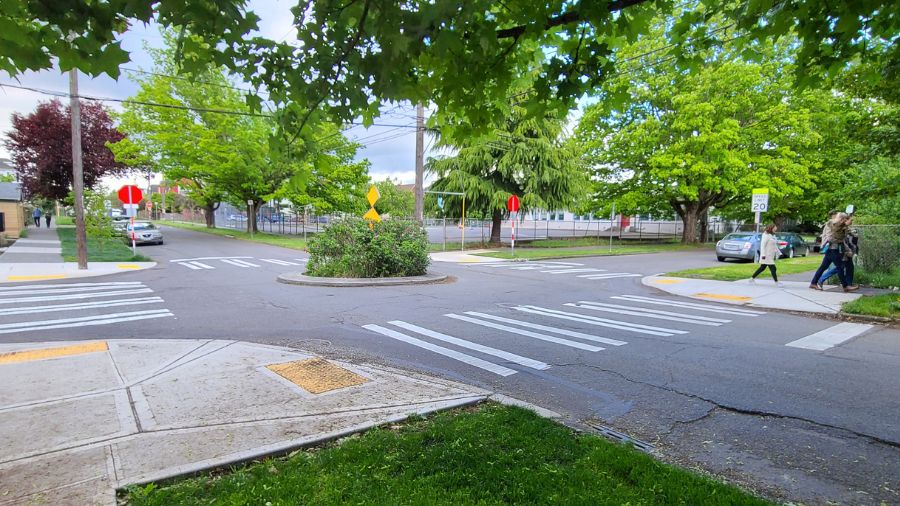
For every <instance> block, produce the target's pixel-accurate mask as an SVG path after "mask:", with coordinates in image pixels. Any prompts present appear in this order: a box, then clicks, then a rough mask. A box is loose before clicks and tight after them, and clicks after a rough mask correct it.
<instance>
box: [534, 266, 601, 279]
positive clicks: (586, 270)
mask: <svg viewBox="0 0 900 506" xmlns="http://www.w3.org/2000/svg"><path fill="white" fill-rule="evenodd" d="M605 271H606V269H587V268H585V269H560V270H546V271H541V272H546V273H547V274H574V273H576V272H605ZM578 277H579V278H580V277H583V276H578Z"/></svg>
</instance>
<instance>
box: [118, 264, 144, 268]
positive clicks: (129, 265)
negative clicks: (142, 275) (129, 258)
mask: <svg viewBox="0 0 900 506" xmlns="http://www.w3.org/2000/svg"><path fill="white" fill-rule="evenodd" d="M116 267H118V268H119V269H140V268H141V266H140V265H134V264H119V265H117V266H116Z"/></svg>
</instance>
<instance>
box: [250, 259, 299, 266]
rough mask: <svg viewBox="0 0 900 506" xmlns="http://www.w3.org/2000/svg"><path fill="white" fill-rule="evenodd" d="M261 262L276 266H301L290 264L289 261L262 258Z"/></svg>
mask: <svg viewBox="0 0 900 506" xmlns="http://www.w3.org/2000/svg"><path fill="white" fill-rule="evenodd" d="M260 260H262V261H263V262H268V263H270V264H275V265H300V264H298V263H294V262H288V261H287V260H278V259H277V258H260Z"/></svg>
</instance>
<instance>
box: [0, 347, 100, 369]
mask: <svg viewBox="0 0 900 506" xmlns="http://www.w3.org/2000/svg"><path fill="white" fill-rule="evenodd" d="M108 349H109V347H108V346H107V345H106V341H93V342H90V343H83V344H73V345H71V346H56V347H54V348H37V349H33V350H21V351H13V352H9V353H0V364H12V363H16V362H31V361H33V360H46V359H48V358H58V357H68V356H71V355H82V354H84V353H95V352H98V351H106V350H108Z"/></svg>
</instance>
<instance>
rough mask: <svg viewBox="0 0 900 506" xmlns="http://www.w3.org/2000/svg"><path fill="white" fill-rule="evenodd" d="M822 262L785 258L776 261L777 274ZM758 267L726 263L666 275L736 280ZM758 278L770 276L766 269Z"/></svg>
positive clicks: (813, 267)
mask: <svg viewBox="0 0 900 506" xmlns="http://www.w3.org/2000/svg"><path fill="white" fill-rule="evenodd" d="M821 263H822V257H821V256H819V255H813V256H808V257H796V258H785V259H784V260H779V261H778V264H777V265H778V275H779V276H781V275H785V274H799V273H801V272H808V271H814V270H816V269H817V268H818V267H819V264H821ZM758 267H759V265H758V264H755V263H740V264H738V263H731V262H729V263H727V264H723V265H719V266H716V267H704V268H702V269H685V270H683V271H675V272H667V273H666V276H674V277H679V278H698V279H715V280H719V281H737V280H739V279H747V278H749V277H750V276H752V275H753V272H754V271H755V270H756V269H757V268H758ZM759 277H760V278H768V277H771V276H770V275H769V270H768V269H766V270H765V271H763V273H762V274H760V275H759Z"/></svg>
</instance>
